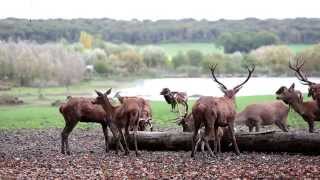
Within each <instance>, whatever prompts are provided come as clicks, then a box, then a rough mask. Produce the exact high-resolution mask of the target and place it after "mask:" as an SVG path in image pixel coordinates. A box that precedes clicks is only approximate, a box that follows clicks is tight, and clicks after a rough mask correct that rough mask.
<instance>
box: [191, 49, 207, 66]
mask: <svg viewBox="0 0 320 180" xmlns="http://www.w3.org/2000/svg"><path fill="white" fill-rule="evenodd" d="M187 58H188V61H189V64H190V65H191V66H199V65H200V64H201V62H202V60H203V55H202V52H201V51H199V50H189V51H187Z"/></svg>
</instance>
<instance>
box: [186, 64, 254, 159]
mask: <svg viewBox="0 0 320 180" xmlns="http://www.w3.org/2000/svg"><path fill="white" fill-rule="evenodd" d="M216 67H217V65H215V66H210V70H211V74H212V78H213V80H214V81H215V82H216V83H218V84H219V86H220V90H221V91H222V92H223V93H224V96H223V97H212V96H203V97H201V98H200V99H198V100H197V101H196V103H195V104H194V106H193V108H192V115H193V118H194V131H193V139H192V153H191V157H194V155H195V150H196V149H195V145H196V141H197V135H198V130H199V129H200V127H201V124H204V126H205V136H204V142H205V145H206V147H207V149H208V151H209V153H210V155H211V156H213V152H212V150H211V148H210V146H209V143H208V139H209V136H210V133H211V132H212V131H214V136H215V141H214V152H215V153H217V146H218V144H217V143H218V139H217V137H218V135H217V134H218V127H228V129H229V133H230V136H231V137H232V144H233V146H234V148H235V152H236V154H237V155H239V154H240V151H239V148H238V145H237V142H236V138H235V135H234V119H235V116H236V109H235V95H236V94H237V92H238V91H239V90H240V89H241V88H242V87H243V85H244V84H245V83H246V82H247V81H248V80H249V79H250V77H251V75H252V73H253V71H254V68H255V66H252V68H251V69H249V68H248V72H249V74H248V77H247V78H246V80H245V81H244V82H242V83H241V84H239V85H238V86H236V87H234V88H233V89H227V87H226V86H225V85H223V84H222V83H221V82H219V81H218V80H217V78H216V76H215V74H214V71H215V69H216Z"/></svg>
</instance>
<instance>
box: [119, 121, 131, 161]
mask: <svg viewBox="0 0 320 180" xmlns="http://www.w3.org/2000/svg"><path fill="white" fill-rule="evenodd" d="M125 133H126V135H123V133H122V131H121V132H120V134H121V137H122V139H123V142H124V147H125V152H124V155H129V154H130V150H129V146H128V142H127V137H129V125H127V126H126V128H125Z"/></svg>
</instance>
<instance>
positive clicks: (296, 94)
mask: <svg viewBox="0 0 320 180" xmlns="http://www.w3.org/2000/svg"><path fill="white" fill-rule="evenodd" d="M294 86H295V85H294V83H292V85H291V86H290V88H289V89H288V88H287V87H285V86H282V87H280V88H279V89H278V90H277V91H276V95H277V99H279V100H282V101H283V102H285V103H286V104H289V105H293V106H297V105H299V104H302V102H303V96H302V93H301V92H300V91H297V90H295V89H294Z"/></svg>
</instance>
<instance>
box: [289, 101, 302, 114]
mask: <svg viewBox="0 0 320 180" xmlns="http://www.w3.org/2000/svg"><path fill="white" fill-rule="evenodd" d="M289 106H291V107H292V109H293V110H294V111H296V112H297V113H298V114H300V115H302V114H304V110H305V108H304V107H303V105H302V103H291V104H289Z"/></svg>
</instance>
